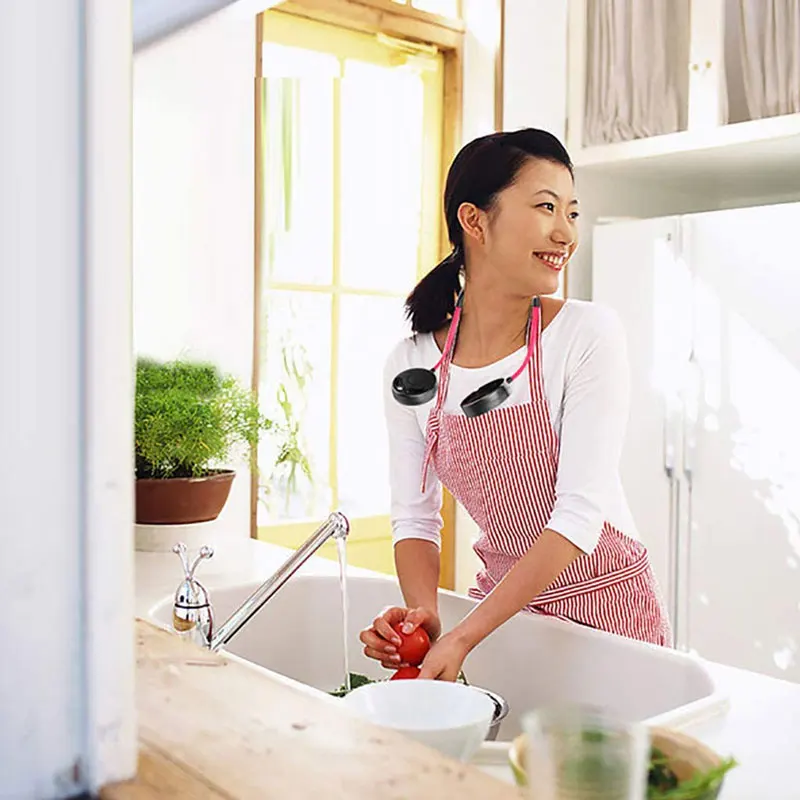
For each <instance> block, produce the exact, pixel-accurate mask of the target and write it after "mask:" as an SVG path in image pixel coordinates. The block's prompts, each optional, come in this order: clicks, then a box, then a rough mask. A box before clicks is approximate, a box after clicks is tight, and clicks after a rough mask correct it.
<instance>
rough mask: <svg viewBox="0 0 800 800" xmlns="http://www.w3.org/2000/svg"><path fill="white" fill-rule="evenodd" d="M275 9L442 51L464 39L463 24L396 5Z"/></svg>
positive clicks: (318, 0)
mask: <svg viewBox="0 0 800 800" xmlns="http://www.w3.org/2000/svg"><path fill="white" fill-rule="evenodd" d="M392 6H394V8H392ZM274 10H277V11H286V12H289V13H291V14H296V15H297V16H300V17H306V18H307V19H313V20H317V21H318V22H327V23H329V24H332V25H339V26H341V27H347V28H352V29H353V30H358V31H363V32H365V33H385V34H387V35H389V36H396V37H398V38H405V39H410V40H412V41H417V42H425V43H426V44H433V45H436V46H437V47H439V48H442V49H445V50H451V49H454V48H456V47H459V46H460V44H461V40H462V38H463V25H460V24H459V25H458V26H455V25H445V24H442V23H441V22H435V21H432V20H433V19H438V18H436V17H434V16H433V15H432V14H423V13H422V12H419V11H415V10H414V9H408V8H406V7H404V6H398V5H396V4H395V3H388V4H377V3H364V2H357V0H284V2H283V3H280V4H279V5H277V6H276V7H275V9H274ZM412 12H414V13H412Z"/></svg>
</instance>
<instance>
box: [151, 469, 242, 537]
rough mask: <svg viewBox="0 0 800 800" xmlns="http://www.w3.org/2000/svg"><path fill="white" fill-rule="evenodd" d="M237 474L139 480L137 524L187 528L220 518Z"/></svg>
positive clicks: (219, 471)
mask: <svg viewBox="0 0 800 800" xmlns="http://www.w3.org/2000/svg"><path fill="white" fill-rule="evenodd" d="M234 475H235V473H234V472H233V470H218V471H216V472H213V473H211V474H210V475H203V476H202V477H200V478H137V480H136V522H137V523H139V524H140V525H187V524H189V523H191V522H208V521H209V520H212V519H216V518H217V517H218V516H219V514H220V511H222V509H223V507H224V506H225V502H226V501H227V499H228V495H229V494H230V491H231V483H232V482H233V478H234Z"/></svg>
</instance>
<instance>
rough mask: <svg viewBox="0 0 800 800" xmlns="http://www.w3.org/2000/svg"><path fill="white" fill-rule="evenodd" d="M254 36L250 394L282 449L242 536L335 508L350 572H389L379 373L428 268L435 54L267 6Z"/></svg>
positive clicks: (262, 478)
mask: <svg viewBox="0 0 800 800" xmlns="http://www.w3.org/2000/svg"><path fill="white" fill-rule="evenodd" d="M261 30H262V42H261V58H262V74H263V78H262V79H261V80H260V87H259V93H260V97H259V100H260V102H259V106H260V111H259V113H260V126H259V130H260V131H261V137H260V142H259V147H260V150H261V152H260V154H259V159H258V163H259V165H260V170H261V175H260V179H261V196H262V198H263V199H262V202H261V204H260V206H261V217H260V220H259V224H260V231H259V234H260V235H259V241H260V246H261V258H260V263H261V275H260V278H261V280H260V286H261V292H262V297H261V302H260V309H261V310H260V319H259V328H260V341H259V342H258V358H259V397H260V402H261V407H262V410H263V411H264V412H265V413H267V414H268V415H269V416H270V418H272V419H277V420H279V421H281V422H282V424H284V425H285V426H288V427H290V428H291V429H292V430H294V431H295V432H296V447H290V448H288V450H287V452H286V453H284V456H288V457H287V458H284V459H283V460H282V463H280V464H278V465H277V466H275V464H276V461H279V460H281V459H280V454H279V453H277V452H276V450H275V446H274V444H273V443H272V442H270V441H269V440H266V441H265V442H264V443H263V444H262V445H261V446H260V448H259V454H258V466H259V480H258V511H257V524H258V536H259V538H261V539H264V540H267V541H270V542H274V543H276V544H282V545H286V546H289V547H297V546H298V545H300V544H301V543H302V542H303V541H304V540H305V538H306V537H307V536H308V535H309V534H310V533H311V532H312V531H313V530H314V529H315V528H316V527H317V526H318V525H319V524H320V523H321V522H322V521H323V520H324V518H325V517H326V516H327V514H328V513H329V512H330V511H331V510H335V509H338V510H341V511H342V512H343V513H345V514H346V515H347V516H348V518H349V519H350V522H351V534H350V537H349V542H348V557H349V561H350V563H352V564H355V565H357V566H363V567H367V568H370V569H376V570H379V571H383V572H388V573H393V572H394V562H393V555H392V546H391V528H390V522H389V505H390V503H389V482H388V458H387V450H388V443H387V437H386V432H385V425H384V419H383V395H382V386H383V367H384V362H385V359H386V357H387V355H388V353H389V351H390V350H391V348H392V347H393V346H394V344H395V343H396V342H398V341H399V340H400V339H401V338H402V337H403V336H405V335H408V330H407V328H406V323H405V320H404V317H403V301H404V299H405V297H406V295H407V293H408V291H409V290H410V288H411V287H412V286H413V284H414V283H415V281H416V280H417V279H418V277H419V276H421V275H422V274H424V273H425V272H427V271H428V270H429V269H430V268H431V267H432V266H433V265H435V264H436V263H437V261H438V260H439V253H440V229H441V228H440V190H441V186H440V176H441V173H442V164H441V158H442V155H441V145H442V101H443V96H444V86H443V69H442V57H441V55H440V54H439V53H438V52H437V51H436V49H435V48H433V47H427V46H420V45H414V44H411V43H407V42H403V41H399V40H394V39H389V38H387V37H382V36H373V35H369V34H366V33H360V32H356V31H351V30H346V29H343V28H339V27H335V26H332V25H326V24H323V23H319V22H315V21H311V20H307V19H304V18H301V17H297V16H293V15H291V14H287V13H284V12H280V11H269V12H266V13H265V14H264V15H263V19H262V25H261ZM304 457H307V464H306V462H305V461H304V460H303V458H304ZM306 466H308V468H309V469H308V472H309V473H310V479H309V477H308V475H307V474H306V472H305V471H304V468H305V467H306ZM322 554H323V555H329V556H330V557H334V550H333V546H332V544H331V546H330V547H329V548H326V549H324V550H323V553H322Z"/></svg>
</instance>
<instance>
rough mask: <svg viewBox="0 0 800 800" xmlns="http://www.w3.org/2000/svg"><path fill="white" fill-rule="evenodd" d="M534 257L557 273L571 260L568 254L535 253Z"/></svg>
mask: <svg viewBox="0 0 800 800" xmlns="http://www.w3.org/2000/svg"><path fill="white" fill-rule="evenodd" d="M533 255H534V256H535V257H536V258H538V259H539V261H541V262H542V263H543V264H545V265H546V266H548V267H550V269H552V270H555V271H556V272H560V271H561V270H562V269H563V267H564V265H565V264H566V263H567V261H568V260H569V256H568V255H567V254H566V253H546V252H541V253H534V254H533Z"/></svg>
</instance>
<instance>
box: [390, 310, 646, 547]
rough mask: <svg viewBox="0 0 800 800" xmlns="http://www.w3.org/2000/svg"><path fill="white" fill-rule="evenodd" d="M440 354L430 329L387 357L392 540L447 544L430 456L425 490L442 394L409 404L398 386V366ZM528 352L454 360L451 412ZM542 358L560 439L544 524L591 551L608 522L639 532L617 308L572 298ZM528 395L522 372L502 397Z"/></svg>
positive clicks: (513, 399)
mask: <svg viewBox="0 0 800 800" xmlns="http://www.w3.org/2000/svg"><path fill="white" fill-rule="evenodd" d="M440 355H441V352H440V350H439V347H438V345H437V344H436V341H435V339H434V337H433V335H432V334H422V335H417V336H415V337H410V338H408V339H404V340H403V341H402V342H400V344H399V345H398V346H397V347H396V348H395V349H394V350H393V351H392V353H391V354H390V356H389V358H388V359H387V362H386V366H385V372H384V399H385V412H386V421H387V425H388V432H389V473H390V474H389V478H390V483H391V498H392V505H391V518H392V531H393V539H394V542H395V544H396V543H397V542H398V541H400V540H402V539H425V540H427V541H431V542H434V543H435V544H437V545H439V544H440V531H441V526H442V518H441V515H440V510H441V501H442V493H441V484H440V482H439V480H438V478H437V477H436V476H435V470H434V468H433V465H432V464H431V466H430V468H429V478H428V483H427V486H426V489H425V491H424V492H422V491H420V480H421V474H422V462H423V456H424V451H425V429H426V425H427V420H428V415H429V413H430V411H431V409H432V407H433V404H434V402H435V401H434V400H431V401H430V402H429V403H426V404H425V405H422V406H411V407H409V406H403V405H400V404H399V403H398V402H397V401H396V400H395V399H394V398H393V397H392V391H391V383H392V379H393V378H394V376H395V375H397V373H398V372H402V371H403V370H404V369H408V368H410V367H427V368H429V369H430V368H431V367H433V365H434V364H436V362H437V361H438V360H439V357H440ZM524 357H525V349H524V348H520V349H519V350H518V351H517V352H515V353H512V354H511V355H509V356H507V357H506V358H503V359H501V360H500V361H496V362H495V363H493V364H490V365H488V366H485V367H479V368H465V367H458V366H455V365H451V366H450V386H449V388H448V393H447V397H446V398H445V403H444V411H445V413H448V414H463V411H462V410H461V407H460V403H461V401H462V400H463V399H464V398H465V397H466V396H467V395H468V394H469V393H470V392H472V391H474V390H475V389H477V388H478V387H479V386H481V385H482V384H484V383H487V382H488V381H491V380H493V379H494V378H501V377H507V376H508V375H511V374H513V372H515V371H516V369H517V368H518V367H519V365H520V364H521V363H522V360H523V359H524ZM542 367H543V371H544V387H545V394H546V397H547V406H548V410H549V412H550V421H551V424H552V426H553V429H554V430H555V432H556V434H557V435H558V437H559V440H560V448H559V459H558V475H557V479H556V502H555V507H554V508H553V513H552V515H551V517H550V520H549V522H548V524H547V527H548V528H550V529H551V530H554V531H556V532H557V533H560V534H561V535H562V536H564V537H565V538H567V539H569V540H570V541H571V542H572V543H573V544H575V545H576V546H577V547H579V548H580V549H581V550H583V551H584V552H586V553H590V552H591V551H592V550H593V549H594V547H595V546H596V544H597V541H598V539H599V537H600V532H601V530H602V526H603V523H604V521H608V522H609V523H611V524H612V525H613V526H614V527H616V528H617V529H618V530H620V531H621V532H622V533H624V534H626V535H627V536H630V537H631V538H634V539H638V538H639V536H638V532H637V531H636V526H635V524H634V521H633V518H632V516H631V512H630V509H629V507H628V503H627V500H626V498H625V493H624V491H623V488H622V483H621V481H620V477H619V459H620V454H621V451H622V445H623V441H624V436H625V428H626V426H627V421H628V410H629V390H630V384H629V373H628V358H627V343H626V339H625V332H624V329H623V327H622V323H621V321H620V319H619V317H618V316H617V315H616V313H615V312H614V311H612V310H611V309H609V308H607V307H605V306H601V305H598V304H596V303H590V302H585V301H581V300H572V299H570V300H567V301H566V303H565V304H564V306H563V307H562V309H561V310H560V311H559V312H558V314H557V315H556V316H555V318H554V319H553V320H552V321H551V322H550V324H549V325H548V326H547V327H546V328H545V329H544V332H543V334H542ZM530 400H531V396H530V388H529V385H528V380H527V376H526V375H525V373H523V374H521V375H520V376H519V377H518V378H517V379H516V380H515V381H514V382H513V383H512V384H511V395H510V397H509V398H508V399H507V400H506V401H505V404H504V405H516V404H521V403H529V402H530ZM430 476H433V478H431V477H430Z"/></svg>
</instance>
